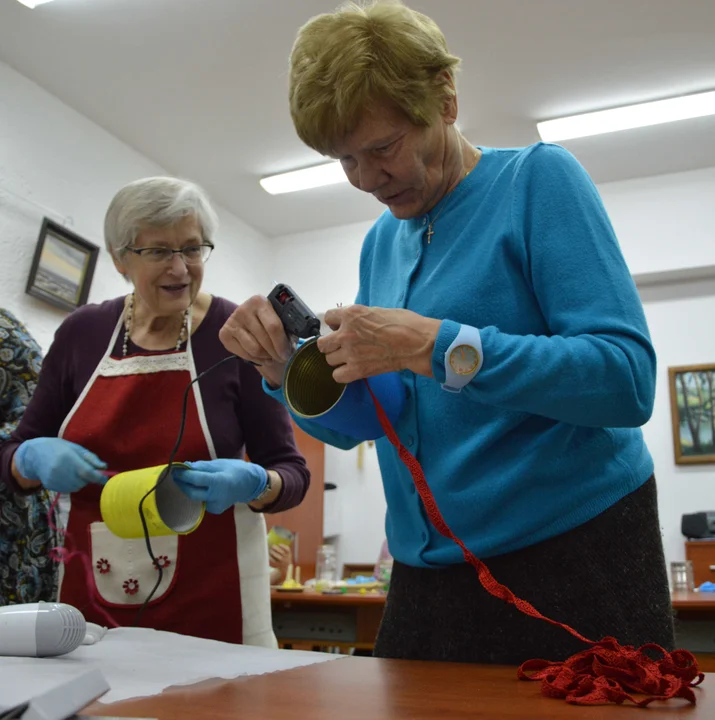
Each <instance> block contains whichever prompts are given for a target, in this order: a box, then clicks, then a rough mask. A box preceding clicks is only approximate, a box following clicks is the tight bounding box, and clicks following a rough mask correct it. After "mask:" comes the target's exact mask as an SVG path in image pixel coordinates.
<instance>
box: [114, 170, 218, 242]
mask: <svg viewBox="0 0 715 720" xmlns="http://www.w3.org/2000/svg"><path fill="white" fill-rule="evenodd" d="M187 216H193V217H195V218H196V220H197V222H198V223H199V227H200V228H201V236H202V238H203V240H204V242H209V243H213V237H214V234H215V233H216V229H217V228H218V217H217V216H216V213H215V211H214V209H213V208H212V207H211V203H210V201H209V199H208V196H207V195H206V193H205V192H204V191H203V190H202V189H201V188H200V187H199V186H198V185H196V184H194V183H192V182H189V181H188V180H180V179H179V178H173V177H149V178H143V179H141V180H135V181H134V182H131V183H129V184H128V185H125V186H124V187H123V188H122V189H121V190H120V191H119V192H118V193H117V194H116V195H115V196H114V197H113V198H112V202H111V203H109V208H108V209H107V214H106V215H105V217H104V243H105V245H106V246H107V250H109V252H110V253H112V254H114V255H121V254H123V253H124V251H125V250H126V248H127V247H130V246H131V245H133V244H134V242H135V240H136V239H137V235H139V233H140V232H141V231H142V229H144V228H146V227H169V226H171V225H174V224H176V223H178V222H180V221H181V220H182V219H183V218H185V217H187Z"/></svg>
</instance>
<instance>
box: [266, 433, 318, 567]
mask: <svg viewBox="0 0 715 720" xmlns="http://www.w3.org/2000/svg"><path fill="white" fill-rule="evenodd" d="M293 430H294V432H295V441H296V444H297V445H298V449H299V450H300V451H301V453H303V456H304V457H305V459H306V462H307V463H308V468H309V469H310V488H309V489H308V492H307V494H306V496H305V499H304V500H303V502H302V503H301V504H300V505H298V507H295V508H293V509H292V510H286V511H285V512H282V513H275V514H271V513H266V516H265V517H266V525H267V526H268V529H270V528H272V527H273V526H274V525H281V526H282V527H285V528H288V529H289V530H292V531H293V532H295V533H298V555H297V557H296V558H294V562H295V563H296V564H297V565H300V568H301V580H307V579H308V578H312V577H314V576H315V556H316V554H317V552H318V547H319V546H320V545H322V544H323V487H324V484H325V445H324V444H323V443H322V442H320V440H316V439H315V438H313V437H311V436H310V435H308V434H307V433H304V432H303V431H302V430H301V429H300V428H299V427H297V426H295V425H294V426H293Z"/></svg>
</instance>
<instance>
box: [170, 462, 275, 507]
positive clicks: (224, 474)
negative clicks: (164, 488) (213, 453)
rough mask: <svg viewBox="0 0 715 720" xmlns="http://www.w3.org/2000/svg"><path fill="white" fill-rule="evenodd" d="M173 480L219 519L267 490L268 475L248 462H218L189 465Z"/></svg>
mask: <svg viewBox="0 0 715 720" xmlns="http://www.w3.org/2000/svg"><path fill="white" fill-rule="evenodd" d="M186 465H188V468H178V469H176V470H174V471H173V473H172V477H173V479H174V482H175V483H176V484H177V485H178V486H179V489H180V490H182V492H183V493H184V494H185V495H188V496H189V497H190V498H191V499H192V500H201V501H202V502H205V503H206V510H207V511H208V512H210V513H213V514H215V515H220V514H221V513H222V512H224V511H225V510H228V508H230V507H232V506H233V505H235V504H236V503H250V502H251V501H253V500H255V499H256V498H257V497H258V496H259V495H260V494H261V493H262V492H263V490H264V489H265V487H266V483H267V482H268V474H267V472H266V470H264V469H263V468H262V467H261V466H260V465H256V464H255V463H249V462H246V461H245V460H235V459H230V458H219V459H218V460H199V461H198V462H190V463H188V462H187V463H186Z"/></svg>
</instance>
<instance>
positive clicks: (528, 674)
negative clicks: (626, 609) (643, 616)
mask: <svg viewBox="0 0 715 720" xmlns="http://www.w3.org/2000/svg"><path fill="white" fill-rule="evenodd" d="M365 384H366V385H367V388H368V391H369V393H370V396H371V397H372V401H373V403H375V409H376V410H377V416H378V418H379V420H380V424H381V425H382V428H383V430H384V431H385V434H386V435H387V438H388V440H389V441H390V442H391V443H392V444H393V445H394V446H395V448H397V452H398V453H399V456H400V459H401V460H402V462H403V463H404V464H405V465H406V466H407V469H408V470H409V471H410V474H411V475H412V479H413V480H414V483H415V487H416V488H417V492H419V494H420V498H421V499H422V503H423V505H424V507H425V510H426V511H427V515H428V516H429V518H430V520H431V522H432V524H433V525H434V526H435V528H436V529H437V531H438V532H439V533H440V534H441V535H444V536H445V537H447V538H449V539H450V540H452V541H454V542H455V543H457V545H459V547H460V549H461V550H462V554H463V555H464V559H465V560H466V561H467V562H468V563H469V564H470V565H472V566H473V567H474V568H475V570H476V571H477V574H478V575H479V582H480V583H481V584H482V587H484V589H485V590H486V591H487V592H489V593H490V594H492V595H494V596H495V597H498V598H499V599H501V600H503V601H504V602H507V603H510V604H512V605H514V606H515V607H516V608H517V609H518V610H520V611H521V612H522V613H524V614H525V615H530V616H531V617H534V618H538V619H539V620H543V621H545V622H548V623H551V624H552V625H556V626H557V627H560V628H563V629H564V630H566V631H567V632H569V633H571V635H573V636H574V637H576V638H578V639H579V640H581V641H583V642H585V643H587V644H588V645H590V646H591V647H590V648H588V649H587V650H584V651H582V652H580V653H576V654H575V655H572V656H571V657H570V658H568V659H567V660H565V661H564V662H550V661H548V660H527V661H526V662H525V663H523V664H522V665H521V667H520V668H519V669H518V671H517V677H518V678H519V680H540V681H541V692H542V694H544V695H546V696H547V697H553V698H563V699H564V700H566V702H568V703H572V704H574V705H602V704H605V703H616V704H621V703H623V702H625V701H626V700H628V701H630V702H632V703H634V704H635V705H637V706H638V707H645V706H646V705H648V704H649V703H651V702H653V701H654V700H670V699H671V698H683V699H685V700H687V701H688V702H690V703H692V704H693V705H695V703H696V697H695V693H694V692H693V690H692V688H694V687H695V686H697V685H699V684H700V683H701V682H702V681H703V679H704V677H705V676H704V674H703V673H701V672H700V671H699V670H698V665H697V661H696V660H695V657H694V655H693V654H692V653H690V652H688V651H687V650H674V651H673V652H667V651H666V650H664V649H663V648H662V647H660V646H659V645H655V644H649V645H644V646H643V647H641V648H637V649H636V648H634V647H633V646H631V645H620V644H619V643H618V641H617V640H616V639H615V638H612V637H606V638H603V640H601V641H599V642H595V641H593V640H589V639H588V638H587V637H584V636H583V635H581V634H580V633H579V632H577V631H576V630H574V629H573V628H572V627H569V626H568V625H566V624H564V623H560V622H557V621H556V620H552V619H551V618H548V617H546V616H545V615H542V614H541V613H540V612H539V611H538V610H537V609H536V608H535V607H534V606H533V605H531V603H528V602H527V601H526V600H522V599H521V598H519V597H517V596H516V595H514V593H513V592H512V591H511V590H509V588H508V587H506V586H505V585H502V584H501V583H499V582H497V581H496V580H495V579H494V576H493V575H492V574H491V572H489V568H488V567H487V566H486V565H485V564H484V563H483V562H482V561H481V560H479V558H477V557H475V556H474V554H473V553H472V552H471V551H470V550H469V548H467V547H466V545H465V544H464V543H463V542H462V541H461V540H460V539H459V538H458V537H457V536H456V535H455V534H454V533H453V532H452V531H451V530H450V528H449V526H448V525H447V523H446V522H445V520H444V518H443V517H442V513H440V511H439V508H438V507H437V503H436V502H435V499H434V495H432V491H431V490H430V489H429V486H428V485H427V480H426V479H425V475H424V472H423V471H422V467H421V466H420V464H419V462H418V461H417V458H415V456H414V455H412V453H411V452H410V451H409V450H408V449H407V448H406V447H404V446H403V445H402V443H401V442H400V439H399V438H398V437H397V433H396V432H395V429H394V428H393V427H392V424H391V423H390V421H389V419H388V418H387V415H386V414H385V411H384V410H383V408H382V406H381V405H380V402H379V400H378V399H377V398H376V397H375V395H374V394H373V392H372V389H371V388H370V384H369V383H368V382H367V380H365ZM647 651H650V652H651V653H652V654H656V653H657V655H658V656H659V659H653V658H652V657H651V656H650V655H649V654H647ZM633 694H637V695H643V696H645V697H642V698H636V697H634V696H633Z"/></svg>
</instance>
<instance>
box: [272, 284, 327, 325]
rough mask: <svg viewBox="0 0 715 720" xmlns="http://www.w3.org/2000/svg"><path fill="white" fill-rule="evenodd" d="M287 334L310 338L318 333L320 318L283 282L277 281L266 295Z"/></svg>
mask: <svg viewBox="0 0 715 720" xmlns="http://www.w3.org/2000/svg"><path fill="white" fill-rule="evenodd" d="M268 300H269V301H270V303H271V305H272V306H273V309H274V310H275V311H276V314H277V315H278V317H279V318H280V319H281V322H282V323H283V327H284V328H285V330H286V332H287V333H288V335H295V337H299V338H311V337H315V336H316V335H320V320H319V319H318V318H317V317H316V316H315V315H314V314H313V312H312V311H311V310H310V308H309V307H308V306H307V305H306V304H305V303H304V302H303V301H302V300H301V299H300V298H299V297H298V296H297V295H296V294H295V293H294V292H293V290H292V289H291V288H290V287H289V286H288V285H284V284H283V283H278V284H277V285H276V286H275V287H274V288H273V290H271V293H270V295H269V296H268Z"/></svg>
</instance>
